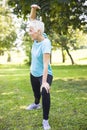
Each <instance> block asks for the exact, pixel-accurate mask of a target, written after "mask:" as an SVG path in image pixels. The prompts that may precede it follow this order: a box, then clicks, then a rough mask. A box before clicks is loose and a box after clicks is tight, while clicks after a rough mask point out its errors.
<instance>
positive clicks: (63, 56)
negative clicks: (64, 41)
mask: <svg viewBox="0 0 87 130" xmlns="http://www.w3.org/2000/svg"><path fill="white" fill-rule="evenodd" d="M62 62H63V63H65V54H64V50H63V47H62Z"/></svg>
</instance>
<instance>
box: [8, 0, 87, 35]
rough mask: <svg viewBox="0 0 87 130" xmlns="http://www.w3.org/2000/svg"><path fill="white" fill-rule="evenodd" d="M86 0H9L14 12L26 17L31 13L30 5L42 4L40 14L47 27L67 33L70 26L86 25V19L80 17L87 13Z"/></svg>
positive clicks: (79, 26)
mask: <svg viewBox="0 0 87 130" xmlns="http://www.w3.org/2000/svg"><path fill="white" fill-rule="evenodd" d="M85 2H86V0H77V1H76V0H61V1H60V0H54V1H53V0H49V1H46V0H29V1H28V0H25V1H23V0H21V1H18V0H14V1H12V0H9V5H11V6H12V7H14V13H16V14H17V15H18V16H22V15H23V16H24V17H26V15H27V14H29V13H30V5H31V4H34V3H36V4H38V5H40V6H41V11H40V12H39V13H40V15H42V17H43V21H44V22H45V23H46V29H47V31H48V29H53V30H55V31H56V32H57V33H61V31H62V32H64V33H67V30H68V26H73V28H74V29H76V28H81V25H85V24H86V21H85V19H84V18H83V19H80V18H79V17H80V16H81V15H82V14H84V15H87V11H86V10H87V5H86V4H84V3H85Z"/></svg>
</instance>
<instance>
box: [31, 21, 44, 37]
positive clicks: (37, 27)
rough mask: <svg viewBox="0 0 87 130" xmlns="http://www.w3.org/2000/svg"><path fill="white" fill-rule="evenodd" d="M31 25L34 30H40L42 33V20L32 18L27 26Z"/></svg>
mask: <svg viewBox="0 0 87 130" xmlns="http://www.w3.org/2000/svg"><path fill="white" fill-rule="evenodd" d="M30 27H33V28H34V30H35V31H38V30H40V31H41V33H42V34H43V33H44V23H43V22H42V21H39V20H32V21H30V23H29V28H30Z"/></svg>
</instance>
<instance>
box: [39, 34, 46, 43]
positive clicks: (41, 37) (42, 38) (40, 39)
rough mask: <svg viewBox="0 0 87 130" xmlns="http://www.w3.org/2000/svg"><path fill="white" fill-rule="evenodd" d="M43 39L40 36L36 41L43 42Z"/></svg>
mask: <svg viewBox="0 0 87 130" xmlns="http://www.w3.org/2000/svg"><path fill="white" fill-rule="evenodd" d="M44 39H45V38H44V37H43V36H42V35H41V36H39V37H38V39H37V41H38V42H41V41H43V40H44Z"/></svg>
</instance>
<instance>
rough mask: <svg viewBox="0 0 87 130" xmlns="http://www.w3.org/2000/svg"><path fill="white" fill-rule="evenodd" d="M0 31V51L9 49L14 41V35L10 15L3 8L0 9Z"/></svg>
mask: <svg viewBox="0 0 87 130" xmlns="http://www.w3.org/2000/svg"><path fill="white" fill-rule="evenodd" d="M0 30H1V31H0V50H4V49H10V48H11V47H12V46H13V42H14V40H15V39H16V33H15V28H14V25H13V23H12V17H11V13H10V12H9V10H8V9H6V8H4V7H0Z"/></svg>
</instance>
